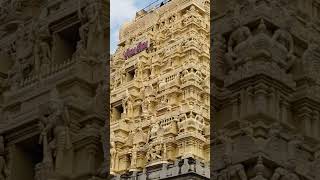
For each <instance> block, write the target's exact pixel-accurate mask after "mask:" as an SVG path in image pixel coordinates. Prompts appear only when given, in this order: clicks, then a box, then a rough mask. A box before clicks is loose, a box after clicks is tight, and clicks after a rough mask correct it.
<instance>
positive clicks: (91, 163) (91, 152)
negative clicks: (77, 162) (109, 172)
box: [86, 144, 98, 173]
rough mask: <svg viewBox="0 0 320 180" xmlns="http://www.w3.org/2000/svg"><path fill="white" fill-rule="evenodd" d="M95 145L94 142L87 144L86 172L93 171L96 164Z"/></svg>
mask: <svg viewBox="0 0 320 180" xmlns="http://www.w3.org/2000/svg"><path fill="white" fill-rule="evenodd" d="M97 150H98V149H97V146H96V145H94V144H91V145H89V146H87V154H88V158H87V162H86V164H87V168H88V172H90V173H94V172H95V170H96V167H95V164H96V158H95V157H96V154H97Z"/></svg>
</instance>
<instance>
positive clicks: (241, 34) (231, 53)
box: [225, 18, 251, 68]
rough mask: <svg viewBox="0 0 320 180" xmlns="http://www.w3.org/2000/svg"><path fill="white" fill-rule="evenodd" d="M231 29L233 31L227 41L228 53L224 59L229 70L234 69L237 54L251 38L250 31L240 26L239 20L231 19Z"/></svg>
mask: <svg viewBox="0 0 320 180" xmlns="http://www.w3.org/2000/svg"><path fill="white" fill-rule="evenodd" d="M232 29H235V31H233V32H232V33H231V35H230V38H229V41H228V52H227V53H226V55H225V57H226V60H227V63H228V64H229V66H231V68H233V67H234V64H235V60H236V58H237V52H238V51H239V50H240V49H241V48H243V47H244V46H245V45H246V44H247V40H248V39H249V38H250V37H251V31H250V29H249V28H248V27H246V26H242V25H241V23H240V19H238V18H233V19H232Z"/></svg>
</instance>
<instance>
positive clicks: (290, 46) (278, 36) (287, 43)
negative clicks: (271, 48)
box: [272, 22, 295, 70]
mask: <svg viewBox="0 0 320 180" xmlns="http://www.w3.org/2000/svg"><path fill="white" fill-rule="evenodd" d="M290 27H291V26H290V23H289V22H286V23H285V25H284V26H283V27H281V28H280V29H278V30H276V32H275V33H274V34H273V37H272V40H273V41H274V42H278V43H279V44H281V46H280V47H278V48H283V49H284V50H285V51H286V52H287V59H286V61H287V65H286V67H285V68H286V69H287V70H288V69H290V68H291V66H292V65H293V63H294V61H295V56H294V54H293V52H294V43H293V38H292V36H291V34H290V33H289V31H290Z"/></svg>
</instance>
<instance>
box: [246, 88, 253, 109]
mask: <svg viewBox="0 0 320 180" xmlns="http://www.w3.org/2000/svg"><path fill="white" fill-rule="evenodd" d="M247 94H248V95H247V98H248V101H247V114H248V115H251V114H252V113H253V109H254V106H253V104H254V92H253V88H252V87H248V88H247Z"/></svg>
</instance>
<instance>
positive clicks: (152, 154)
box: [110, 0, 210, 179]
mask: <svg viewBox="0 0 320 180" xmlns="http://www.w3.org/2000/svg"><path fill="white" fill-rule="evenodd" d="M165 2H166V1H164V2H162V4H161V3H159V6H156V7H155V8H149V9H144V10H141V11H139V12H138V13H137V16H136V17H135V19H134V20H133V21H132V22H129V23H126V24H125V25H123V27H122V28H121V31H120V33H119V35H120V44H119V47H118V49H117V50H116V52H115V54H114V55H113V57H112V61H111V79H110V80H111V111H110V114H111V121H110V127H111V136H110V138H111V150H110V151H111V152H110V153H111V172H112V173H113V174H115V176H118V177H119V178H120V176H121V177H122V178H129V177H131V176H134V177H137V176H138V177H140V174H141V176H143V177H144V178H149V179H150V178H151V179H152V178H154V179H159V178H160V179H165V178H166V177H168V178H169V177H175V176H176V175H181V174H180V172H184V173H187V172H188V170H187V171H183V170H181V171H179V168H180V166H181V165H179V166H178V165H175V164H174V163H175V161H179V162H181V163H183V162H184V161H185V160H187V159H188V158H191V159H193V160H194V161H195V162H198V163H201V168H200V166H199V171H201V170H200V169H203V168H208V167H209V158H210V156H209V152H210V150H209V137H210V130H209V129H210V123H209V119H210V117H209V103H210V101H209V89H210V85H209V68H210V65H209V63H210V61H209V48H210V46H209V43H210V42H209V17H210V16H209V4H210V2H209V1H206V0H201V1H199V0H172V1H168V2H167V3H165ZM191 164H192V163H191ZM158 166H159V167H158ZM187 166H189V164H188V163H186V167H187ZM191 166H193V165H191ZM161 168H163V169H162V170H161ZM172 168H173V169H178V170H175V171H176V172H175V173H176V175H171V174H170V173H169V172H170V171H171V169H172ZM161 171H168V172H165V173H160V172H161ZM168 173H169V174H168ZM200 174H201V177H209V174H208V173H207V174H206V175H205V173H200ZM127 175H128V177H127ZM141 178H142V177H141ZM142 179H143V178H142Z"/></svg>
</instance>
